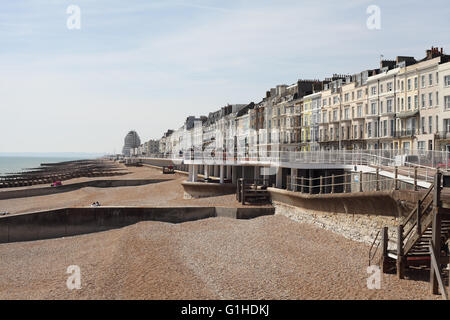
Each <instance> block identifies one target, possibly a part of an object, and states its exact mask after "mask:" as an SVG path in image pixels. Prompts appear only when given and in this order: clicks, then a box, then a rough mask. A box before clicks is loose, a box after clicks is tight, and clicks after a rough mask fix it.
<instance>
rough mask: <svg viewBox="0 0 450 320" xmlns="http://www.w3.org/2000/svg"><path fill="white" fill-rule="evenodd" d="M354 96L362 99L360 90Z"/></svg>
mask: <svg viewBox="0 0 450 320" xmlns="http://www.w3.org/2000/svg"><path fill="white" fill-rule="evenodd" d="M448 78H449V80H450V77H448ZM356 96H357V98H358V99H361V98H362V90H358V92H357V93H356Z"/></svg>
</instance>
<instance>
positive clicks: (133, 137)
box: [122, 131, 141, 157]
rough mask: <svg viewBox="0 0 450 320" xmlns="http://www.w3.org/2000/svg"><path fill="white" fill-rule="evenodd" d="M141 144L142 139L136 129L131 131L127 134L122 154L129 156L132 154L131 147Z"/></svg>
mask: <svg viewBox="0 0 450 320" xmlns="http://www.w3.org/2000/svg"><path fill="white" fill-rule="evenodd" d="M140 145H141V139H140V138H139V135H138V134H137V132H136V131H130V132H128V134H127V135H126V136H125V139H124V146H123V149H122V154H123V155H124V156H127V157H129V156H130V155H131V149H134V148H137V147H139V146H140Z"/></svg>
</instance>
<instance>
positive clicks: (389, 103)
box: [386, 99, 392, 112]
mask: <svg viewBox="0 0 450 320" xmlns="http://www.w3.org/2000/svg"><path fill="white" fill-rule="evenodd" d="M386 108H387V112H392V99H388V100H387V101H386Z"/></svg>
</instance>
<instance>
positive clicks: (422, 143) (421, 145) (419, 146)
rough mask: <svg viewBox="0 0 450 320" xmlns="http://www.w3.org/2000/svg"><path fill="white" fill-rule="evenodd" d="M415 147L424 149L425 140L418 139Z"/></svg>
mask: <svg viewBox="0 0 450 320" xmlns="http://www.w3.org/2000/svg"><path fill="white" fill-rule="evenodd" d="M417 149H419V150H425V141H418V142H417Z"/></svg>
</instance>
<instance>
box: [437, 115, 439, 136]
mask: <svg viewBox="0 0 450 320" xmlns="http://www.w3.org/2000/svg"><path fill="white" fill-rule="evenodd" d="M438 132H439V116H436V133H438Z"/></svg>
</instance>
